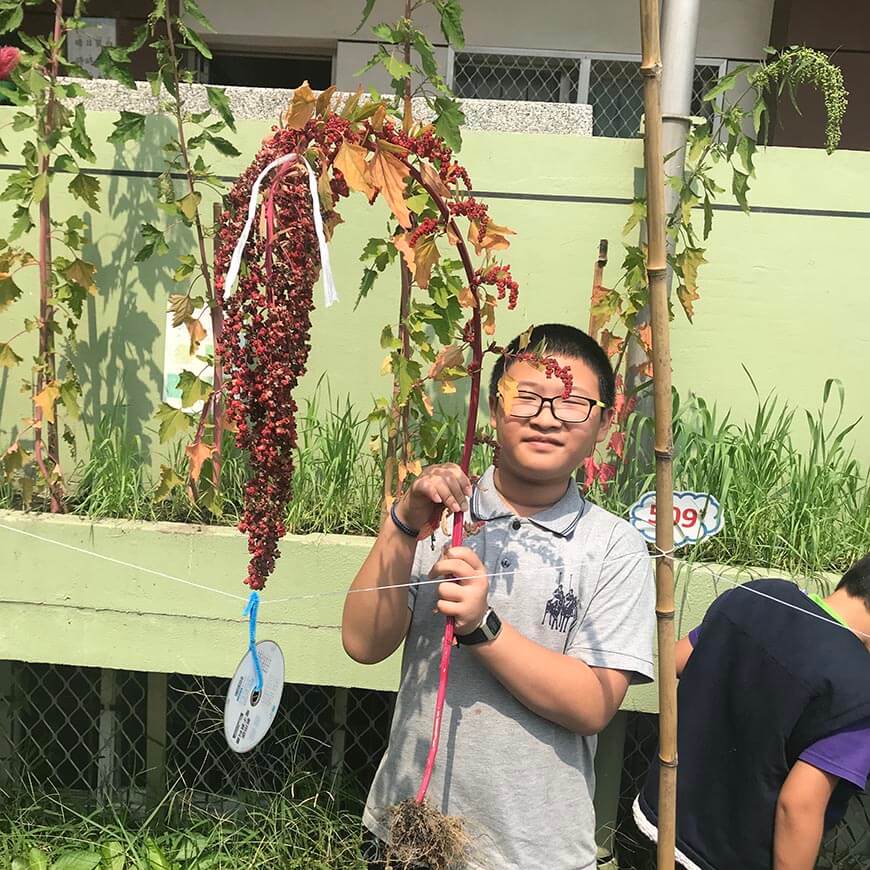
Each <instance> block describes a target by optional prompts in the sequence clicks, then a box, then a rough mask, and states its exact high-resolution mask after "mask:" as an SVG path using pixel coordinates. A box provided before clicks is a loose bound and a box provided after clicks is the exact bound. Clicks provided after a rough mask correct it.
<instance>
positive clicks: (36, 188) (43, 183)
mask: <svg viewBox="0 0 870 870" xmlns="http://www.w3.org/2000/svg"><path fill="white" fill-rule="evenodd" d="M47 193H48V173H46V172H41V173H40V174H39V175H37V176H36V178H34V179H33V190H32V191H31V194H30V195H31V197H32V199H33V202H34V203H38V202H42V200H43V199H45V195H46V194H47Z"/></svg>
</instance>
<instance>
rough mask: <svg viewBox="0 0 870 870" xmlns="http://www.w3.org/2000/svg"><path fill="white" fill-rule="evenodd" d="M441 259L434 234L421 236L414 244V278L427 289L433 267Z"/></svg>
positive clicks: (419, 285) (421, 286)
mask: <svg viewBox="0 0 870 870" xmlns="http://www.w3.org/2000/svg"><path fill="white" fill-rule="evenodd" d="M440 259H441V255H440V254H439V252H438V246H437V245H436V244H435V237H434V236H420V238H419V239H417V244H416V245H414V280H415V281H416V282H417V286H418V287H420V288H422V289H423V290H425V289H426V288H427V287H428V286H429V278H431V277H432V267H433V266H434V265H435V264H436V263H437V262H438V260H440Z"/></svg>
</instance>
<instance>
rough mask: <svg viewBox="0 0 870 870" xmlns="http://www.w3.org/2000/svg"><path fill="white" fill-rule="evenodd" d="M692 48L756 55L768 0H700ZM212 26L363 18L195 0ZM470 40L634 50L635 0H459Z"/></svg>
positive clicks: (261, 31)
mask: <svg viewBox="0 0 870 870" xmlns="http://www.w3.org/2000/svg"><path fill="white" fill-rule="evenodd" d="M701 4H702V9H701V24H700V33H699V38H698V55H699V56H702V57H724V58H752V57H758V56H759V55H760V53H761V50H762V48H764V46H766V45H767V42H768V37H769V34H770V21H771V14H772V10H773V0H701ZM200 5H201V6H202V8H203V10H204V11H205V13H206V15H208V16H209V18H211V21H212V23H213V24H214V26H215V29H216V31H217V36H216V37H215V39H216V41H218V42H220V43H223V44H233V45H240V46H241V45H247V46H254V45H264V46H265V45H273V46H275V47H278V46H287V45H294V44H295V45H301V46H308V47H311V48H314V47H317V46H323V47H331V48H332V49H334V47H335V44H336V42H337V41H338V40H340V39H347V38H349V37H350V38H353V39H360V38H362V39H365V38H367V37H368V36H370V32H369V29H368V25H367V26H366V27H364V28H363V30H362V31H360V33H359V34H357V35H356V36H353V31H354V30H355V28H356V27H357V25H358V24H359V20H360V16H361V11H362V7H363V5H364V3H363V0H291V2H287V0H255V2H251V3H239V2H237V0H200ZM462 5H463V8H464V21H465V34H466V39H467V42H468V45H470V46H499V47H505V48H538V49H548V48H549V49H562V50H569V51H601V52H618V53H626V54H634V53H637V52H638V51H639V45H640V25H639V14H638V3H637V0H608V2H601V0H536V2H534V3H530V2H528V0H464V2H463V4H462ZM402 8H403V4H402V3H401V0H378V2H377V3H376V4H375V8H374V12H373V14H372V18H371V22H372V23H375V22H378V21H384V20H395V19H396V18H397V17H398V16H399V14H400V13H401V10H402ZM419 22H420V24H421V25H424V26H425V27H426V29H427V30H428V32H429V35H430V38H432V39H433V41H441V42H443V37H442V36H441V34H440V32H439V30H438V28H437V26H436V23H435V18H434V15H433V14H432V12H431V11H430V10H421V12H420V15H419Z"/></svg>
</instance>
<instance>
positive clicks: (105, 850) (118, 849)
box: [100, 840, 126, 870]
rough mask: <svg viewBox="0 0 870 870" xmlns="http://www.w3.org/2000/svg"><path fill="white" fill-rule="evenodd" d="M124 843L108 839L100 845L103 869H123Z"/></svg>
mask: <svg viewBox="0 0 870 870" xmlns="http://www.w3.org/2000/svg"><path fill="white" fill-rule="evenodd" d="M124 852H125V850H124V844H123V843H119V842H118V841H117V840H109V841H107V842H105V843H103V844H102V845H101V846H100V854H101V855H102V860H103V870H124V865H125V863H126V862H125V861H124Z"/></svg>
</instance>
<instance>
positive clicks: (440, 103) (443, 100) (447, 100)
mask: <svg viewBox="0 0 870 870" xmlns="http://www.w3.org/2000/svg"><path fill="white" fill-rule="evenodd" d="M435 115H436V117H435V132H436V133H437V134H438V135H439V136H440V137H441V138H442V139H443V140H444V141H445V142H446V143H447V144H448V145H449V146H450V147H451V148H452V149H453V150H454V151H459V149H460V148H462V133H461V132H460V128H461V127H462V125H463V124H464V123H465V114H464V113H463V111H462V109H461V108H460V106H459V102H458V101H457V100H454V99H453V98H452V97H446V96H440V97H435Z"/></svg>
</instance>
